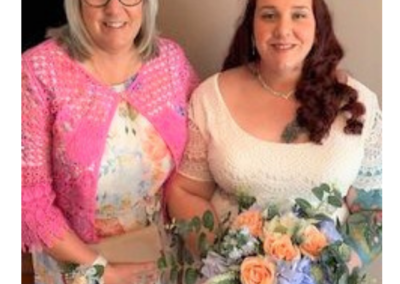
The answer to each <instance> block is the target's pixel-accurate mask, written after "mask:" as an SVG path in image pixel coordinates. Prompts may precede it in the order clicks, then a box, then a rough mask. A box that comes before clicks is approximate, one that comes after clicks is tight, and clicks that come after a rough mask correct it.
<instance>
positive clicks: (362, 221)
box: [346, 103, 382, 265]
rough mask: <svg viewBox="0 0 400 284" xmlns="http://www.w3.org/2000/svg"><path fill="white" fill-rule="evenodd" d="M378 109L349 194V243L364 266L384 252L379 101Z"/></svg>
mask: <svg viewBox="0 0 400 284" xmlns="http://www.w3.org/2000/svg"><path fill="white" fill-rule="evenodd" d="M375 109H376V111H373V116H372V119H371V123H369V125H370V126H371V127H369V129H370V131H368V132H367V136H366V140H365V151H364V158H363V161H362V164H361V167H360V170H359V173H358V176H357V178H356V181H355V182H354V184H353V186H352V188H351V189H350V191H349V193H348V195H347V197H346V201H347V204H348V207H349V209H350V215H349V217H348V219H347V221H346V228H347V242H348V243H349V244H350V245H351V246H352V248H353V249H354V250H355V251H356V252H357V254H358V256H359V257H360V259H361V260H362V262H363V264H364V265H367V264H369V263H371V262H372V261H373V260H374V259H376V258H377V257H378V256H379V255H380V254H381V252H382V116H381V112H380V110H379V107H378V106H377V103H376V108H375ZM366 126H368V124H366ZM367 129H368V128H367Z"/></svg>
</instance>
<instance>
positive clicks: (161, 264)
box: [157, 255, 168, 270]
mask: <svg viewBox="0 0 400 284" xmlns="http://www.w3.org/2000/svg"><path fill="white" fill-rule="evenodd" d="M167 266H168V265H167V259H166V258H165V255H163V256H161V257H160V258H159V259H158V260H157V267H158V269H160V270H163V269H166V268H167Z"/></svg>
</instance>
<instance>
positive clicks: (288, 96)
mask: <svg viewBox="0 0 400 284" xmlns="http://www.w3.org/2000/svg"><path fill="white" fill-rule="evenodd" d="M256 77H257V80H258V82H260V84H261V86H262V87H263V88H264V89H265V90H267V91H268V92H270V93H271V94H273V95H274V96H275V97H279V98H284V99H285V100H287V99H289V98H290V97H291V96H292V95H293V94H294V90H290V91H289V92H286V93H284V92H278V91H275V90H274V89H272V88H271V87H270V86H268V84H267V83H266V82H265V81H264V79H263V77H262V76H261V73H260V70H257V71H256Z"/></svg>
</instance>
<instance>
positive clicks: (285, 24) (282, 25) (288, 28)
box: [274, 17, 293, 38]
mask: <svg viewBox="0 0 400 284" xmlns="http://www.w3.org/2000/svg"><path fill="white" fill-rule="evenodd" d="M292 29H293V26H292V20H291V19H288V18H285V17H282V18H280V19H279V21H278V22H277V25H276V27H275V34H274V35H275V36H276V37H278V38H285V37H288V36H289V35H290V34H291V33H292Z"/></svg>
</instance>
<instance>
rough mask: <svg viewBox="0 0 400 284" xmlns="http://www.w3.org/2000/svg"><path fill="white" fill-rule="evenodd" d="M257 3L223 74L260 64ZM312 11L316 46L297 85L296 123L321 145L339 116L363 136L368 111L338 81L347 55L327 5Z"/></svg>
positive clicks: (316, 1) (252, 1)
mask: <svg viewBox="0 0 400 284" xmlns="http://www.w3.org/2000/svg"><path fill="white" fill-rule="evenodd" d="M256 1H257V0H248V2H247V7H246V10H245V12H244V15H243V18H242V20H241V23H240V25H239V27H238V28H237V30H236V33H235V35H234V37H233V40H232V43H231V45H230V47H229V52H228V55H227V57H226V58H225V61H224V63H223V66H222V71H224V70H227V69H230V68H234V67H237V66H241V65H248V64H250V63H253V62H257V61H259V60H260V55H259V54H258V52H257V51H256V52H254V48H253V43H252V37H253V20H254V12H255V8H256ZM312 8H313V13H314V17H315V21H316V34H315V42H314V45H313V47H312V49H311V51H310V53H309V54H308V55H307V57H306V58H305V60H304V64H303V67H302V74H301V76H300V79H299V81H298V83H297V85H296V91H295V98H296V99H297V100H298V102H299V103H300V107H299V108H298V109H297V115H296V121H297V123H298V125H299V126H300V127H302V128H303V129H305V130H306V131H307V132H308V135H309V139H310V141H312V142H314V143H317V144H321V143H322V139H323V138H325V137H326V136H328V134H329V132H330V129H331V126H332V124H333V122H334V120H335V118H336V117H337V116H338V115H339V113H342V114H343V113H346V115H347V121H346V126H345V127H344V129H343V131H344V132H345V133H346V134H361V132H362V129H363V122H362V121H361V116H362V115H363V114H364V113H365V107H364V105H363V104H362V103H360V102H358V101H357V98H358V93H357V91H356V90H355V89H353V88H352V87H350V86H348V85H347V84H346V83H344V82H341V81H343V80H340V79H339V78H338V77H339V76H338V71H337V67H338V64H339V62H340V60H341V59H342V58H343V56H344V51H343V48H342V47H341V45H340V43H339V41H338V39H337V37H336V35H335V33H334V30H333V25H332V18H331V15H330V12H329V9H328V7H327V5H326V3H325V2H324V0H313V3H312Z"/></svg>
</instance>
